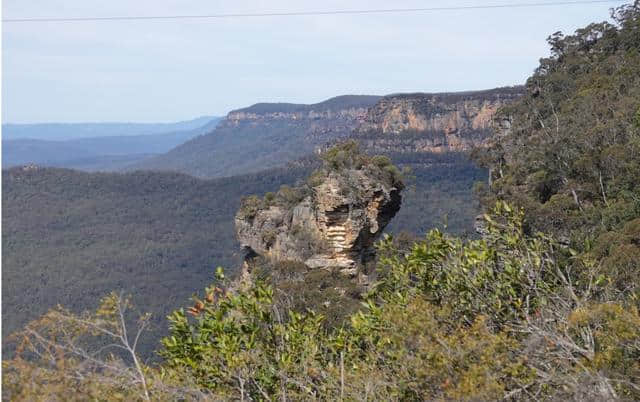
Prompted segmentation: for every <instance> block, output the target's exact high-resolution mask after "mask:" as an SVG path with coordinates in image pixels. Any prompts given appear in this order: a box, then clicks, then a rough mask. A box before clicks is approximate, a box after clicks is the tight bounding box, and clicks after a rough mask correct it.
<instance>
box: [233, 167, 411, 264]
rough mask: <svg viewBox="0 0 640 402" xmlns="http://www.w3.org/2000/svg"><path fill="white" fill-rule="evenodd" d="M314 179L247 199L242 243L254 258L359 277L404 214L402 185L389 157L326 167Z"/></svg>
mask: <svg viewBox="0 0 640 402" xmlns="http://www.w3.org/2000/svg"><path fill="white" fill-rule="evenodd" d="M376 162H377V164H376ZM312 179H313V181H314V183H310V184H307V185H305V186H302V187H298V188H295V189H289V188H285V189H283V190H281V191H280V192H279V193H278V194H277V195H272V196H268V197H265V199H264V200H259V199H257V198H252V199H248V200H246V201H245V202H244V204H243V206H242V208H241V209H240V211H239V212H238V214H237V215H236V220H235V223H236V232H237V236H238V239H239V240H240V242H241V244H242V245H243V246H244V247H245V248H246V249H247V251H249V253H250V254H252V253H255V254H258V255H261V256H264V257H268V258H272V259H275V260H280V261H285V260H288V261H296V262H303V263H304V264H306V265H307V266H308V267H309V268H332V267H336V268H340V269H341V270H342V271H343V272H344V273H349V274H355V273H356V272H357V267H358V265H359V264H360V263H363V262H366V261H367V260H368V259H369V258H370V257H371V256H372V255H373V251H372V246H373V243H374V241H375V240H376V239H377V238H378V237H379V236H380V234H381V233H382V231H383V229H384V228H385V226H386V225H387V224H388V223H389V221H390V220H391V219H392V218H393V216H394V215H395V214H396V212H398V210H399V209H400V203H401V196H400V191H401V189H402V182H401V181H400V180H399V179H398V176H397V171H396V170H395V168H394V167H393V166H392V165H390V163H389V162H388V159H386V158H378V159H376V158H369V159H367V162H366V163H365V164H363V165H362V166H357V167H355V166H347V167H345V168H341V169H326V168H325V169H324V170H322V171H320V172H318V173H316V174H315V175H314V176H313V178H312ZM292 194H293V197H294V198H293V201H292V200H291V197H292ZM285 198H288V202H286V201H284V199H285Z"/></svg>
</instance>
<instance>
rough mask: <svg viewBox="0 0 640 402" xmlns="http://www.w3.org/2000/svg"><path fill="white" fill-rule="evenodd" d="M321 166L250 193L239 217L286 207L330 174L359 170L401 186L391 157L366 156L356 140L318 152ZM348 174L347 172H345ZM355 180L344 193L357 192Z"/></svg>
mask: <svg viewBox="0 0 640 402" xmlns="http://www.w3.org/2000/svg"><path fill="white" fill-rule="evenodd" d="M320 159H321V160H322V166H321V167H320V168H319V169H316V170H315V171H313V172H312V173H311V175H310V176H309V177H308V178H307V180H306V181H305V182H303V183H300V184H299V185H297V186H295V187H290V186H288V185H283V186H281V187H280V190H278V191H277V192H275V193H274V192H268V193H266V194H265V195H264V197H263V198H260V197H258V196H257V195H251V196H248V197H246V198H244V199H243V200H242V203H241V205H240V209H239V210H238V216H239V217H241V218H251V217H253V216H255V214H256V213H257V212H258V211H259V210H262V209H267V208H269V207H271V206H279V207H283V208H285V209H288V208H291V207H293V206H294V205H296V204H298V203H299V202H300V201H302V200H303V199H305V198H306V197H308V196H310V195H312V194H313V188H314V187H317V186H318V185H320V184H322V183H323V181H324V180H325V179H326V178H327V177H328V176H329V175H331V174H335V173H339V174H342V173H345V172H348V171H353V170H360V171H362V172H364V173H365V174H366V175H367V176H368V177H371V178H373V179H375V180H377V181H378V182H379V183H381V184H382V185H384V186H386V187H388V188H397V189H403V188H404V186H405V184H404V181H403V180H404V179H403V173H402V172H401V171H400V170H399V169H398V168H397V167H396V166H395V165H394V164H393V163H392V162H391V159H390V158H388V157H386V156H382V155H376V156H369V155H367V154H365V153H363V152H362V151H361V150H360V147H359V146H358V143H357V142H356V141H353V140H350V141H345V142H342V143H339V144H337V145H334V146H333V147H331V148H329V149H328V150H326V151H325V152H323V153H322V154H321V155H320ZM347 174H348V173H347ZM355 186H357V184H356V183H354V184H353V186H352V187H350V188H344V189H342V190H343V191H344V192H345V193H352V192H355V193H357V192H358V191H360V190H361V189H359V188H356V187H355Z"/></svg>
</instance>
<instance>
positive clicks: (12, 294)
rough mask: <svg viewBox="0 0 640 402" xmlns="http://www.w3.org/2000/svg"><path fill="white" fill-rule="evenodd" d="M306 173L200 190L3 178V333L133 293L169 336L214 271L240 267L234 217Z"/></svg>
mask: <svg viewBox="0 0 640 402" xmlns="http://www.w3.org/2000/svg"><path fill="white" fill-rule="evenodd" d="M304 174H305V173H304V169H303V170H301V171H290V170H284V169H281V170H273V171H265V172H262V174H260V175H250V176H244V177H241V178H235V179H221V180H215V181H203V180H198V179H195V178H192V177H189V176H186V175H182V174H177V173H152V172H138V173H130V174H116V173H83V172H78V171H74V170H67V169H55V168H34V167H27V168H13V169H10V170H5V171H3V174H2V176H3V177H2V180H3V191H2V226H3V230H2V249H3V254H2V273H3V280H2V324H3V331H4V333H5V334H10V333H11V332H13V331H15V330H16V329H19V328H20V327H22V326H23V325H24V324H25V323H27V322H28V321H29V320H32V319H34V318H35V317H37V316H39V315H41V314H43V313H44V312H46V311H47V310H48V309H50V308H52V307H53V306H55V305H57V304H62V305H64V306H66V307H68V308H70V309H72V310H73V311H82V310H84V309H87V308H89V307H90V306H92V305H93V304H95V301H96V300H99V299H100V298H101V297H103V296H104V295H105V294H106V293H108V292H110V291H112V290H116V291H123V292H125V293H131V294H134V295H135V297H134V300H135V302H136V304H137V305H140V306H146V307H145V309H147V310H149V311H151V312H153V314H154V322H155V323H156V324H158V325H156V327H155V329H156V330H157V331H159V332H158V334H160V333H162V332H163V327H165V326H166V324H165V323H164V317H165V315H166V314H167V313H168V312H169V311H171V309H172V308H177V307H179V306H181V305H183V304H184V301H185V300H186V299H187V298H188V297H189V296H190V295H191V294H192V292H194V291H195V290H196V289H198V288H199V287H200V286H201V285H202V283H203V282H204V283H206V282H208V281H210V280H211V279H212V275H213V270H214V268H215V266H216V265H225V266H230V267H235V266H237V265H238V263H239V261H240V260H239V257H240V254H239V251H240V249H239V247H238V246H237V244H236V241H235V239H234V237H233V215H234V214H235V211H236V209H237V207H238V205H239V202H240V199H241V197H243V196H245V195H248V194H251V193H255V192H265V191H272V190H276V189H278V188H279V186H280V185H281V184H292V183H293V182H294V181H295V180H296V179H297V178H298V177H299V176H303V175H304ZM146 346H148V347H149V345H146Z"/></svg>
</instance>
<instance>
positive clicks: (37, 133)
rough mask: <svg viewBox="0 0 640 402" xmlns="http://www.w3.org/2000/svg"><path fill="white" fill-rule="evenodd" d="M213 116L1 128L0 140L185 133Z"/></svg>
mask: <svg viewBox="0 0 640 402" xmlns="http://www.w3.org/2000/svg"><path fill="white" fill-rule="evenodd" d="M214 119H216V117H214V116H202V117H198V118H195V119H192V120H186V121H179V122H174V123H125V122H122V123H35V124H11V123H8V124H3V125H2V139H3V140H16V139H39V140H57V141H60V140H72V139H78V138H94V137H122V136H132V135H149V134H160V133H170V132H176V131H188V130H193V129H196V128H199V127H202V126H204V125H206V124H208V123H209V122H211V120H214Z"/></svg>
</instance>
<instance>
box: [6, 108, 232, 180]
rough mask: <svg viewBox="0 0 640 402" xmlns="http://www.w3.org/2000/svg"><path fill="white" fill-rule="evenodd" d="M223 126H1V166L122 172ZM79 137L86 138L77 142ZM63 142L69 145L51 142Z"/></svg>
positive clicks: (204, 122) (206, 121)
mask: <svg viewBox="0 0 640 402" xmlns="http://www.w3.org/2000/svg"><path fill="white" fill-rule="evenodd" d="M219 121H220V118H218V117H201V118H198V119H195V120H190V121H187V122H179V123H171V124H128V123H104V124H101V123H91V124H26V125H11V124H8V125H3V141H2V166H3V167H11V166H19V165H25V164H37V165H41V166H55V167H65V168H72V169H79V170H86V171H115V170H120V169H122V168H124V167H125V166H128V165H130V164H133V163H135V162H139V161H141V160H143V159H145V158H149V157H151V156H153V155H157V154H162V153H165V152H167V151H169V150H171V149H172V148H174V147H176V146H178V145H180V144H182V143H184V142H186V141H188V140H190V139H192V138H194V137H197V136H199V135H202V134H205V133H208V132H210V131H213V130H214V129H215V127H216V125H217V123H218V122H219ZM178 129H179V130H178ZM162 130H170V131H162ZM94 134H107V136H94ZM78 135H86V137H83V138H76V137H77V136H78ZM7 136H8V138H9V139H7ZM22 136H24V137H25V138H20V137H22ZM63 136H66V137H69V138H70V139H56V140H52V139H47V138H60V137H63ZM12 137H19V138H17V139H11V138H12ZM26 137H30V138H26Z"/></svg>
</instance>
